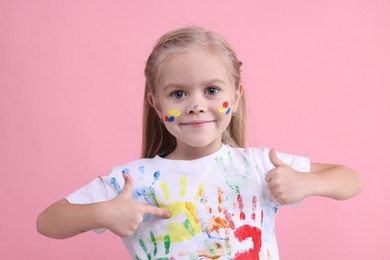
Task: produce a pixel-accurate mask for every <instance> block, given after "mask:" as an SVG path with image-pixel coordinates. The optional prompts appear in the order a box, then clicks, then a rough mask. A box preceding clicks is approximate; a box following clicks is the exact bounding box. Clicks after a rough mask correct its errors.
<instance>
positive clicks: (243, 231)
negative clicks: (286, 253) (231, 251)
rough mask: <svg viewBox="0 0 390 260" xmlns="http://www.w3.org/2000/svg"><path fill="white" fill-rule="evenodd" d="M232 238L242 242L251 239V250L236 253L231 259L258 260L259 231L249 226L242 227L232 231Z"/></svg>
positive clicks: (259, 246)
mask: <svg viewBox="0 0 390 260" xmlns="http://www.w3.org/2000/svg"><path fill="white" fill-rule="evenodd" d="M234 236H235V237H236V238H237V239H238V241H240V242H242V241H244V240H246V239H248V238H250V239H252V242H253V248H251V249H249V250H248V251H245V252H241V253H237V254H236V255H235V257H234V258H233V259H237V260H239V259H253V260H259V252H260V248H261V230H260V229H258V228H257V227H253V226H250V225H243V226H241V227H239V228H237V229H236V230H235V231H234Z"/></svg>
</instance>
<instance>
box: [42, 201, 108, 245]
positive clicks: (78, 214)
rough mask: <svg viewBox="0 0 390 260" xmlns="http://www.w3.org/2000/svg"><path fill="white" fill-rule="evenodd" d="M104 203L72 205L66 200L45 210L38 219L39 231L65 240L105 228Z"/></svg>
mask: <svg viewBox="0 0 390 260" xmlns="http://www.w3.org/2000/svg"><path fill="white" fill-rule="evenodd" d="M103 208H104V204H103V203H92V204H80V205H79V204H70V203H68V202H67V201H66V200H65V199H64V200H61V201H59V202H56V203H54V204H53V205H51V206H49V207H48V208H47V209H46V210H44V211H43V212H42V213H41V214H40V215H39V216H38V219H37V230H38V232H39V233H41V234H42V235H45V236H48V237H51V238H57V239H63V238H68V237H72V236H75V235H77V234H80V233H82V232H85V231H89V230H92V229H96V228H101V227H103V226H104V225H103V223H102V218H101V215H102V214H101V212H102V210H103Z"/></svg>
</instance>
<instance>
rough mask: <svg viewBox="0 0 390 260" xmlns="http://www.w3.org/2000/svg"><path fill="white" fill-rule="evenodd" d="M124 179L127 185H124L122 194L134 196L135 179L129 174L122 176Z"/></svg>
mask: <svg viewBox="0 0 390 260" xmlns="http://www.w3.org/2000/svg"><path fill="white" fill-rule="evenodd" d="M122 175H123V179H124V180H125V184H124V185H123V192H122V194H125V195H132V194H133V179H132V178H131V176H130V175H129V174H122Z"/></svg>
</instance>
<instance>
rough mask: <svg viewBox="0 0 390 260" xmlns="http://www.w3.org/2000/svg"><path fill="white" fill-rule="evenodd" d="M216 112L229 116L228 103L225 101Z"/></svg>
mask: <svg viewBox="0 0 390 260" xmlns="http://www.w3.org/2000/svg"><path fill="white" fill-rule="evenodd" d="M218 112H220V113H225V114H226V115H229V113H230V107H229V102H227V101H225V102H223V104H222V107H220V108H218Z"/></svg>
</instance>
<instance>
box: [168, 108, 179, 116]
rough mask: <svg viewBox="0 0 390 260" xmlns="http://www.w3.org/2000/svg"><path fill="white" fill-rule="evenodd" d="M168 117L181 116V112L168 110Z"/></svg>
mask: <svg viewBox="0 0 390 260" xmlns="http://www.w3.org/2000/svg"><path fill="white" fill-rule="evenodd" d="M168 115H170V116H180V115H181V112H180V111H179V110H176V109H171V110H168Z"/></svg>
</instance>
